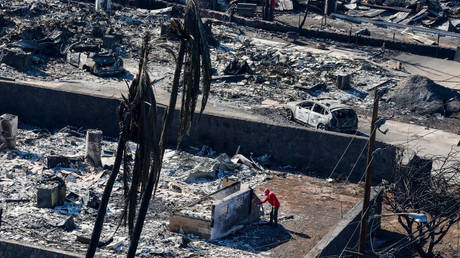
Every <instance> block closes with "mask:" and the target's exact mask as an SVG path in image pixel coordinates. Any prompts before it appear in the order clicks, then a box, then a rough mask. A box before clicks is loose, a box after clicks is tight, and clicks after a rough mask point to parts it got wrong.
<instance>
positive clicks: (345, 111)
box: [286, 99, 358, 133]
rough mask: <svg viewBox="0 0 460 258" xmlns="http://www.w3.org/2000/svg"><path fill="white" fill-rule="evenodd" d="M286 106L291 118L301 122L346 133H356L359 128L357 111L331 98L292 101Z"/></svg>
mask: <svg viewBox="0 0 460 258" xmlns="http://www.w3.org/2000/svg"><path fill="white" fill-rule="evenodd" d="M286 107H287V109H288V113H289V117H290V119H291V120H293V121H297V122H299V123H301V124H305V125H308V126H312V127H315V128H318V129H323V130H330V131H337V132H345V133H354V132H356V130H357V129H358V116H357V115H356V112H355V111H354V110H353V109H352V108H351V107H349V106H347V105H344V104H341V103H338V102H336V101H333V100H330V99H327V100H306V101H296V102H290V103H288V104H287V105H286Z"/></svg>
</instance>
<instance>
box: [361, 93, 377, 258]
mask: <svg viewBox="0 0 460 258" xmlns="http://www.w3.org/2000/svg"><path fill="white" fill-rule="evenodd" d="M378 110H379V94H378V91H377V89H376V90H375V92H374V109H373V110H372V122H371V135H370V136H369V145H368V148H367V163H366V184H365V186H364V200H363V210H362V212H361V228H360V231H359V244H358V248H359V249H358V251H359V253H360V257H364V256H363V254H364V253H365V252H366V236H367V230H368V228H367V227H368V225H367V219H368V218H369V199H370V195H371V185H372V174H373V172H374V167H373V153H374V149H375V135H376V130H375V122H376V121H377V115H378Z"/></svg>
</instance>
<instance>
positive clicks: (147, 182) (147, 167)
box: [86, 0, 212, 257]
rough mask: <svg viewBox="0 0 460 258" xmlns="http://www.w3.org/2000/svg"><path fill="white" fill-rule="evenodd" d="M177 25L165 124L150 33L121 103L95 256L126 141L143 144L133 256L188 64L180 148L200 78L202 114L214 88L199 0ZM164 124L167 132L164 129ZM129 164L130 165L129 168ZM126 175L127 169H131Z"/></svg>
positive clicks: (130, 208)
mask: <svg viewBox="0 0 460 258" xmlns="http://www.w3.org/2000/svg"><path fill="white" fill-rule="evenodd" d="M171 28H172V31H173V32H174V33H175V34H177V36H178V37H179V38H180V41H181V43H180V47H179V53H178V55H177V57H176V69H175V73H174V79H173V84H172V91H171V96H170V102H169V106H168V109H167V110H166V112H165V115H164V117H163V121H162V124H161V127H160V126H157V123H156V122H157V110H156V101H155V95H154V93H153V90H152V87H151V80H150V78H149V75H148V73H147V70H146V66H147V63H148V54H149V43H148V42H149V36H148V35H147V36H146V37H145V39H144V44H143V48H142V55H141V59H140V61H139V74H138V75H137V77H136V79H135V80H134V81H133V82H132V83H131V85H130V87H129V95H128V97H123V101H122V104H121V106H120V113H119V114H120V115H119V116H120V136H119V140H118V148H117V154H116V159H115V163H114V166H113V169H112V172H111V175H110V177H109V179H108V181H107V184H106V187H105V189H104V194H103V196H102V201H101V205H100V208H99V211H98V216H97V219H96V222H95V225H94V229H93V233H92V237H91V242H90V245H89V247H88V251H87V254H86V257H93V256H94V254H95V252H96V248H97V244H98V242H99V238H100V235H101V231H102V226H103V222H104V217H105V213H106V209H107V204H108V201H109V197H110V194H111V191H112V188H113V184H114V182H115V179H116V177H117V175H118V172H119V169H120V165H121V162H122V159H123V157H126V156H127V155H123V154H124V152H125V151H126V140H127V139H128V138H129V137H132V138H134V139H136V140H137V142H138V146H137V150H136V155H135V164H134V169H133V174H132V178H131V186H130V187H129V193H128V194H125V195H126V196H127V200H126V207H127V213H128V215H127V216H128V224H129V228H130V236H131V241H130V246H129V250H128V257H134V255H135V252H136V249H137V245H138V242H139V238H140V234H141V232H142V228H143V224H144V220H145V216H146V214H147V210H148V205H149V202H150V199H151V198H152V196H154V195H155V192H156V189H157V186H158V181H159V177H160V170H161V167H162V160H163V155H164V151H165V147H166V138H167V135H168V133H169V129H170V127H171V124H172V121H173V118H174V109H175V106H176V102H177V96H178V92H179V82H180V78H181V71H182V68H183V67H184V76H183V80H182V81H183V92H182V103H181V113H180V127H179V132H178V146H179V144H180V143H181V141H182V139H183V136H184V135H185V134H188V133H190V129H191V128H192V121H193V119H194V112H195V108H196V105H197V101H198V95H199V92H200V88H199V87H200V81H201V84H202V94H203V95H202V102H201V110H200V114H201V113H202V112H203V111H204V109H205V107H206V103H207V99H208V95H209V91H210V86H211V71H212V69H211V61H210V55H209V47H208V44H207V35H206V31H205V29H204V26H203V23H202V21H201V18H200V15H199V10H198V7H197V4H196V2H195V0H188V2H187V7H186V10H185V17H184V22H183V23H182V22H181V21H179V20H175V19H173V20H171ZM159 128H160V130H161V131H158V129H159ZM124 162H125V164H126V162H129V161H128V160H126V158H125V160H124ZM127 167H128V166H126V165H125V168H127ZM126 176H127V171H125V177H126ZM124 183H125V191H126V189H127V188H128V187H127V181H125V182H124ZM140 186H142V201H141V205H140V207H139V212H138V215H137V220H136V223H135V225H134V226H133V222H134V218H135V216H136V200H137V193H138V189H139V187H140ZM124 214H126V213H124ZM125 216H126V215H125Z"/></svg>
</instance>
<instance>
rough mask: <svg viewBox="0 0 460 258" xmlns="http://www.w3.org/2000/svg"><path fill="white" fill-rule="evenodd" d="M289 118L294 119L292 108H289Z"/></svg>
mask: <svg viewBox="0 0 460 258" xmlns="http://www.w3.org/2000/svg"><path fill="white" fill-rule="evenodd" d="M288 119H289V120H290V121H294V113H292V110H290V109H288Z"/></svg>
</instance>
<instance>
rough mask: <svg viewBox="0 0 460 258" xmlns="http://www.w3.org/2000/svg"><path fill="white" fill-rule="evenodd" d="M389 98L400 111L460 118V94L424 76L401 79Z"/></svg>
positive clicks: (395, 108)
mask: <svg viewBox="0 0 460 258" xmlns="http://www.w3.org/2000/svg"><path fill="white" fill-rule="evenodd" d="M388 100H389V102H390V103H391V104H393V106H394V110H399V111H400V112H412V113H415V114H418V115H431V116H434V115H435V114H437V116H445V117H455V118H460V94H459V93H458V92H457V91H455V90H452V89H449V88H446V87H443V86H441V85H439V84H436V83H435V82H433V81H432V80H430V79H428V78H426V77H423V76H411V77H409V78H407V79H405V80H403V81H401V82H400V83H399V84H398V86H397V87H395V88H394V89H393V90H392V91H391V92H390V94H389V96H388Z"/></svg>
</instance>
